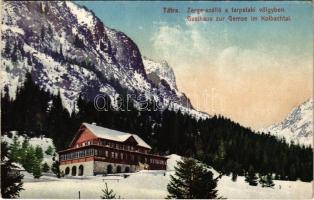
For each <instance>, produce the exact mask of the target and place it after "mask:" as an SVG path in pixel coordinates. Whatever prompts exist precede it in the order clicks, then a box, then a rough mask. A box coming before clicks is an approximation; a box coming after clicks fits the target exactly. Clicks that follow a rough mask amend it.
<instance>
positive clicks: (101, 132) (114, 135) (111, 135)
mask: <svg viewBox="0 0 314 200" xmlns="http://www.w3.org/2000/svg"><path fill="white" fill-rule="evenodd" d="M83 125H84V126H85V127H86V128H88V129H89V130H90V131H91V132H92V133H93V134H95V135H96V136H97V137H99V138H103V139H107V140H113V141H118V142H124V141H126V140H127V139H129V138H130V137H133V138H134V139H135V140H136V142H137V145H138V146H141V147H145V148H149V149H151V147H150V146H149V145H148V144H147V143H146V142H145V141H144V140H142V138H140V137H139V136H138V135H136V134H131V133H125V132H121V131H116V130H112V129H109V128H104V127H101V126H96V125H94V124H88V123H83Z"/></svg>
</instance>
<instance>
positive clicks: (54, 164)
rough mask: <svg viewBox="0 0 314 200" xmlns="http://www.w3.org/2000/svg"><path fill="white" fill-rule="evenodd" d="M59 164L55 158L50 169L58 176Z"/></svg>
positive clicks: (59, 174)
mask: <svg viewBox="0 0 314 200" xmlns="http://www.w3.org/2000/svg"><path fill="white" fill-rule="evenodd" d="M59 165H60V164H59V161H57V160H55V161H54V162H53V163H52V166H51V171H52V172H53V173H54V174H55V175H56V176H57V177H58V178H60V177H61V173H60V168H59Z"/></svg>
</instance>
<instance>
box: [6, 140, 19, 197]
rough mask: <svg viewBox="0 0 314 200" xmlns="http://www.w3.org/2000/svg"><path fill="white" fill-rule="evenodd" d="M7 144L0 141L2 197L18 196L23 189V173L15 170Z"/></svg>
mask: <svg viewBox="0 0 314 200" xmlns="http://www.w3.org/2000/svg"><path fill="white" fill-rule="evenodd" d="M10 157H11V156H10V155H9V149H8V145H7V143H5V142H1V195H2V198H18V197H19V193H20V191H21V190H24V189H23V183H22V179H23V175H21V174H20V173H19V172H18V171H16V168H17V167H16V166H15V165H14V164H12V160H11V159H10Z"/></svg>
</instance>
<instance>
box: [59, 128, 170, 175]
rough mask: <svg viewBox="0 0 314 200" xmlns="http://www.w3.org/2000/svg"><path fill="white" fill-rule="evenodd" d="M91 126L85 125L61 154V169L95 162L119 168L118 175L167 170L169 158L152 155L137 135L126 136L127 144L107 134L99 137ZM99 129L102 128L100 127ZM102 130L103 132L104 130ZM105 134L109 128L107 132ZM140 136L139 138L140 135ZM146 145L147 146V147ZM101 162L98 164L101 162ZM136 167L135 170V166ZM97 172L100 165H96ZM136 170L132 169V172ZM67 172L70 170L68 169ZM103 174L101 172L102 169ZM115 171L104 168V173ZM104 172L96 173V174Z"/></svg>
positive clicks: (125, 141) (94, 167)
mask: <svg viewBox="0 0 314 200" xmlns="http://www.w3.org/2000/svg"><path fill="white" fill-rule="evenodd" d="M89 126H95V125H89V124H88V126H87V125H86V123H85V124H82V126H81V127H80V129H79V131H78V133H77V134H76V136H75V138H74V139H73V140H72V142H71V144H70V146H69V148H68V149H65V150H63V151H59V160H60V167H61V166H63V167H65V166H66V165H68V166H72V165H74V164H77V165H79V164H83V163H84V162H88V163H90V161H92V162H91V163H94V164H95V163H96V162H95V161H99V162H104V163H107V164H108V163H109V164H111V165H114V166H117V169H116V172H117V173H119V172H131V171H135V170H136V169H137V170H139V169H141V166H142V169H143V168H144V169H149V170H165V169H166V161H167V158H166V157H164V156H160V155H155V154H151V153H150V148H148V147H149V146H147V145H142V146H141V144H140V143H139V142H138V141H137V140H136V138H135V136H134V135H131V134H130V135H126V136H124V135H123V137H125V138H126V139H125V140H123V141H121V140H120V141H116V140H113V139H112V138H110V139H108V138H106V133H104V134H103V135H104V136H103V135H101V137H99V135H97V134H95V133H93V130H90V129H89V128H88V127H89ZM97 128H98V127H97ZM100 130H102V129H100ZM103 130H104V131H105V129H103ZM137 137H138V136H137ZM145 144H146V143H145ZM144 146H145V147H144ZM99 162H97V163H99ZM120 165H121V166H126V167H125V169H124V171H122V170H121V167H120V170H119V166H120ZM132 166H135V167H132ZM92 167H93V169H96V168H97V166H92ZM131 169H132V170H131ZM65 171H67V170H65ZM98 171H99V170H98ZM110 172H111V171H110V170H109V171H108V170H107V171H106V169H104V171H103V173H110ZM97 173H102V172H96V171H95V170H94V173H93V175H95V174H97Z"/></svg>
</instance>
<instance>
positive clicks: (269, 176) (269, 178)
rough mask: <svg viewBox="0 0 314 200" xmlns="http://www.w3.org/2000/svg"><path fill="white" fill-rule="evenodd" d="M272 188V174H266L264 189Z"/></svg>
mask: <svg viewBox="0 0 314 200" xmlns="http://www.w3.org/2000/svg"><path fill="white" fill-rule="evenodd" d="M274 186H275V184H274V182H273V177H272V174H267V175H266V184H265V187H270V188H273V187H274Z"/></svg>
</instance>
